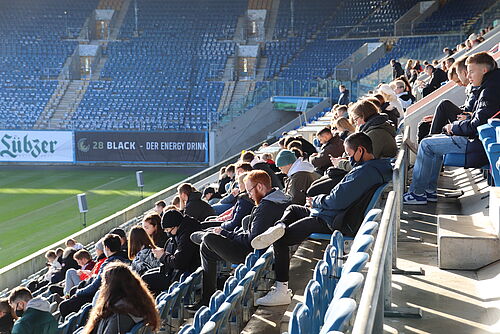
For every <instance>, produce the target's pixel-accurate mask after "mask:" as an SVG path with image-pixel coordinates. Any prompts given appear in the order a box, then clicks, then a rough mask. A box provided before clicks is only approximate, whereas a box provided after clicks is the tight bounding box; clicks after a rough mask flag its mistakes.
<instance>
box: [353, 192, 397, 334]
mask: <svg viewBox="0 0 500 334" xmlns="http://www.w3.org/2000/svg"><path fill="white" fill-rule="evenodd" d="M395 202H396V193H395V192H394V191H391V192H390V193H389V196H388V197H387V202H386V204H385V207H384V214H383V215H382V219H381V222H380V227H379V231H378V234H377V240H376V241H375V246H374V247H373V253H372V257H371V260H370V268H369V269H368V273H367V274H366V281H365V285H364V287H363V292H362V294H361V300H360V302H359V307H358V313H357V315H356V320H355V322H354V327H353V329H352V334H366V333H372V331H373V328H374V324H375V320H376V316H378V317H380V316H382V317H383V307H380V306H381V305H380V303H383V301H382V300H381V298H380V296H381V295H383V294H382V293H381V292H382V291H383V288H382V283H383V281H384V280H386V279H387V277H386V276H387V275H388V274H390V273H388V272H387V271H388V270H387V266H386V265H385V262H386V258H387V252H388V250H389V241H390V240H391V234H392V224H393V223H394V219H393V218H394V206H395ZM389 270H391V268H389ZM380 313H382V314H380Z"/></svg>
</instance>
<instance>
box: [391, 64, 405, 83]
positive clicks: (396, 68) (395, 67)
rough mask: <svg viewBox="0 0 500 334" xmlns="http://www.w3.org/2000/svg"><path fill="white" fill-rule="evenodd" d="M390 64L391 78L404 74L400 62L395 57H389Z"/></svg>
mask: <svg viewBox="0 0 500 334" xmlns="http://www.w3.org/2000/svg"><path fill="white" fill-rule="evenodd" d="M390 64H391V67H392V80H395V79H396V78H397V77H399V76H402V75H404V74H405V71H404V70H403V67H402V66H401V63H400V62H398V61H396V59H391V61H390Z"/></svg>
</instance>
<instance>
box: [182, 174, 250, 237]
mask: <svg viewBox="0 0 500 334" xmlns="http://www.w3.org/2000/svg"><path fill="white" fill-rule="evenodd" d="M246 175H247V173H243V174H240V175H239V176H238V188H235V190H234V192H233V195H234V196H235V197H236V204H235V205H234V207H233V208H231V209H229V210H227V211H226V212H224V213H223V214H222V215H219V216H217V217H214V218H213V219H207V220H206V221H204V222H203V223H202V224H201V228H202V229H203V230H202V231H200V232H195V233H192V234H191V241H193V242H194V243H195V244H197V245H199V244H201V241H202V239H203V237H205V235H206V234H207V233H210V232H212V231H213V229H214V227H221V228H222V229H224V230H226V231H235V230H237V229H240V228H242V221H243V218H245V217H246V216H248V215H250V213H251V212H252V209H253V207H254V203H253V201H252V200H251V199H250V197H249V196H248V194H247V192H246V189H245V182H244V181H243V180H244V179H245V177H246Z"/></svg>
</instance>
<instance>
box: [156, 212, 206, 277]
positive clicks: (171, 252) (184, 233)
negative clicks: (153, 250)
mask: <svg viewBox="0 0 500 334" xmlns="http://www.w3.org/2000/svg"><path fill="white" fill-rule="evenodd" d="M200 230H201V225H200V223H199V222H198V221H197V220H196V219H193V218H192V217H190V216H184V218H183V219H182V222H181V224H180V225H179V228H178V230H177V233H176V234H175V236H172V237H171V238H170V239H168V240H167V242H166V243H165V246H164V247H163V248H164V249H165V254H163V256H162V257H161V258H160V262H161V263H162V265H161V269H160V271H161V272H164V273H165V274H169V273H170V272H173V271H174V270H177V271H179V272H180V273H183V272H193V271H194V270H196V268H198V267H199V266H200V248H199V246H198V245H197V244H195V243H193V242H192V241H191V238H190V236H191V233H193V232H196V231H200Z"/></svg>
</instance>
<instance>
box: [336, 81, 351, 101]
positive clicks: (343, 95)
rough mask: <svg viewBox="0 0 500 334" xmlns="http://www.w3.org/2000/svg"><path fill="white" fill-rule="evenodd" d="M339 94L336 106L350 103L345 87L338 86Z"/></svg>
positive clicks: (347, 90)
mask: <svg viewBox="0 0 500 334" xmlns="http://www.w3.org/2000/svg"><path fill="white" fill-rule="evenodd" d="M339 92H340V96H339V101H338V104H339V105H348V104H349V102H350V101H349V89H347V88H346V86H344V85H340V86H339Z"/></svg>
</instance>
